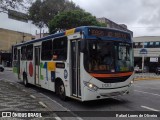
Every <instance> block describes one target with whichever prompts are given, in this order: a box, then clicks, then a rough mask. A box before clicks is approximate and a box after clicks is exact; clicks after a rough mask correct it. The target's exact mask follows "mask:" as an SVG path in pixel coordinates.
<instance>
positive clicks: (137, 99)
mask: <svg viewBox="0 0 160 120" xmlns="http://www.w3.org/2000/svg"><path fill="white" fill-rule="evenodd" d="M1 78H5V79H7V80H10V81H12V82H18V80H17V78H16V77H14V75H13V74H12V72H11V71H5V72H3V73H0V79H1ZM31 88H32V89H34V90H36V91H38V92H40V93H42V94H43V95H44V97H49V99H52V100H54V101H56V102H58V103H59V104H61V105H62V106H63V107H64V108H66V109H68V110H70V111H73V112H75V111H84V112H86V114H88V116H90V117H82V116H81V117H78V119H79V120H81V119H85V120H97V119H99V120H100V119H101V120H106V119H109V120H117V119H118V120H121V119H122V120H125V119H126V120H128V119H129V120H137V119H140V120H160V117H159V118H156V117H155V118H152V117H143V118H135V117H134V118H132V117H130V118H110V117H95V116H96V115H95V114H96V113H98V111H105V112H106V111H141V112H139V113H143V111H148V112H153V111H158V112H160V80H140V81H135V83H134V93H133V94H131V95H127V96H120V97H116V98H109V99H105V100H99V101H90V102H84V103H82V102H79V101H76V100H73V99H69V100H68V101H67V102H64V101H61V100H60V99H59V98H58V97H57V96H56V95H55V94H54V93H53V92H51V91H48V90H44V89H41V88H37V87H35V86H31ZM88 111H90V112H88ZM75 114H76V112H75ZM106 114H109V113H107V112H106ZM131 114H134V112H133V113H132V112H131ZM92 116H94V117H92Z"/></svg>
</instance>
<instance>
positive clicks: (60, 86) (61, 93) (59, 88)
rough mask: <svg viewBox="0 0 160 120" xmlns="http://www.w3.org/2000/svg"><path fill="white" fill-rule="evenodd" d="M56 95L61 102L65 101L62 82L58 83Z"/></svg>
mask: <svg viewBox="0 0 160 120" xmlns="http://www.w3.org/2000/svg"><path fill="white" fill-rule="evenodd" d="M58 94H59V97H60V98H61V99H62V100H64V101H65V100H66V94H65V87H64V84H63V82H60V83H59V86H58Z"/></svg>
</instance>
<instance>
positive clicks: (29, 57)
mask: <svg viewBox="0 0 160 120" xmlns="http://www.w3.org/2000/svg"><path fill="white" fill-rule="evenodd" d="M26 54H27V56H26V57H27V60H32V59H33V45H27V47H26Z"/></svg>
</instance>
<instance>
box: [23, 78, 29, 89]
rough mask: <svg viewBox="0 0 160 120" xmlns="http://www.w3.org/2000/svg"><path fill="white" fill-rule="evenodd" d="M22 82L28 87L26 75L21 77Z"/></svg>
mask: <svg viewBox="0 0 160 120" xmlns="http://www.w3.org/2000/svg"><path fill="white" fill-rule="evenodd" d="M23 84H24V86H25V87H28V80H27V77H26V76H24V77H23Z"/></svg>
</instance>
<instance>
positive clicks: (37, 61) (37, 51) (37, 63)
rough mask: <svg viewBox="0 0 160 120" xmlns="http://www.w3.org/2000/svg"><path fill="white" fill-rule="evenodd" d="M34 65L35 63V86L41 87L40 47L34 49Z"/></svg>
mask: <svg viewBox="0 0 160 120" xmlns="http://www.w3.org/2000/svg"><path fill="white" fill-rule="evenodd" d="M34 53H35V54H34V56H35V57H34V58H35V59H34V60H35V61H34V63H35V78H34V79H35V85H40V83H39V76H40V74H39V70H40V47H35V48H34Z"/></svg>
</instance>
